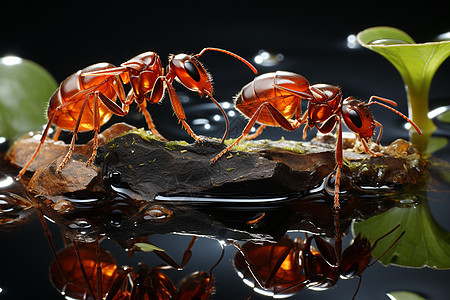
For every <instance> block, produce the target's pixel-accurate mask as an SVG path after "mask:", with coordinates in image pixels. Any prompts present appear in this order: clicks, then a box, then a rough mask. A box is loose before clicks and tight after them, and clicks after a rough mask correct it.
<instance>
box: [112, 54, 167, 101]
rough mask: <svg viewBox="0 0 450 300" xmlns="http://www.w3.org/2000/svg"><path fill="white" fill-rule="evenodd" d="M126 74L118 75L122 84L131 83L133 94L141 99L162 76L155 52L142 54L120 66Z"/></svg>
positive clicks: (160, 65) (162, 70)
mask: <svg viewBox="0 0 450 300" xmlns="http://www.w3.org/2000/svg"><path fill="white" fill-rule="evenodd" d="M121 66H122V67H125V68H126V69H127V72H123V73H121V74H120V76H121V78H122V80H123V82H128V81H130V82H131V86H132V88H133V91H134V94H135V95H136V97H137V98H138V101H139V99H141V98H142V97H143V96H144V95H145V94H147V93H148V92H150V91H151V90H152V89H153V86H154V83H155V81H156V79H157V78H158V77H159V76H162V75H163V74H164V69H163V67H162V64H161V60H160V58H159V55H158V54H156V53H155V52H144V53H141V54H139V55H137V56H135V57H133V58H132V59H130V60H128V61H126V62H124V63H123V64H121Z"/></svg>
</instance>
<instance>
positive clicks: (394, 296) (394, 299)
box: [387, 291, 427, 300]
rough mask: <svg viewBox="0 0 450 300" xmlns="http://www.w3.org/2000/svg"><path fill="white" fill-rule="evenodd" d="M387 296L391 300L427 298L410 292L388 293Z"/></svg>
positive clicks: (423, 299) (421, 299) (422, 299)
mask: <svg viewBox="0 0 450 300" xmlns="http://www.w3.org/2000/svg"><path fill="white" fill-rule="evenodd" d="M387 296H388V297H389V299H391V300H426V299H427V298H425V297H423V296H421V295H419V294H416V293H413V292H408V291H395V292H390V293H387Z"/></svg>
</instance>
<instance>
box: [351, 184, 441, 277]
mask: <svg viewBox="0 0 450 300" xmlns="http://www.w3.org/2000/svg"><path fill="white" fill-rule="evenodd" d="M413 197H415V198H416V200H415V201H412V202H415V203H412V204H411V205H406V206H397V207H393V208H392V209H390V210H388V211H386V212H384V213H382V214H380V215H377V216H373V217H371V218H369V219H367V220H365V221H363V222H359V223H355V224H354V225H353V232H354V234H362V235H364V236H367V237H369V238H370V239H371V240H372V239H374V238H376V237H377V236H379V235H380V234H382V233H383V232H384V231H385V230H386V228H390V227H391V226H396V225H397V224H400V229H399V230H400V231H402V230H405V231H406V234H405V235H404V237H403V238H402V239H401V240H399V241H398V243H396V244H395V245H394V246H393V247H392V249H391V250H390V251H389V252H388V253H386V255H384V256H383V257H382V258H381V259H380V261H381V262H382V263H383V264H385V265H388V264H394V265H398V266H405V267H414V268H423V267H429V268H433V269H449V268H450V232H448V231H446V230H445V229H444V228H442V226H440V225H439V223H438V222H437V221H436V220H435V219H434V217H433V215H432V214H431V211H430V208H429V206H428V199H427V196H426V191H425V190H423V191H421V192H420V193H416V194H415V195H413ZM413 197H408V198H406V200H408V199H413ZM393 239H395V237H394V236H391V237H387V238H386V239H385V240H383V241H380V247H379V248H378V249H375V250H374V253H373V254H374V256H375V257H376V256H378V255H381V254H382V249H384V247H388V246H389V245H390V244H391V243H392V242H393Z"/></svg>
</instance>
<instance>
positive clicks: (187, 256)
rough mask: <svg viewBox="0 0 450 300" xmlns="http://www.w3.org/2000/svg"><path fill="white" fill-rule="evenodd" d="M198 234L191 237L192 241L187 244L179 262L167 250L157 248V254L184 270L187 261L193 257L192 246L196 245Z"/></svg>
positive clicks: (176, 267)
mask: <svg viewBox="0 0 450 300" xmlns="http://www.w3.org/2000/svg"><path fill="white" fill-rule="evenodd" d="M197 239H198V236H194V237H193V238H192V239H191V242H190V243H189V245H188V246H187V248H186V249H185V250H184V252H183V258H182V259H181V263H180V264H178V263H177V262H176V261H175V260H174V259H173V258H172V257H170V255H169V254H167V253H166V252H165V251H158V250H155V251H154V252H155V254H156V255H158V256H159V258H161V259H162V260H163V261H164V262H166V263H167V264H168V265H169V266H170V267H172V268H174V269H177V270H179V271H180V270H183V269H184V267H186V265H187V263H188V262H189V260H190V259H191V257H192V247H194V244H195V242H196V241H197Z"/></svg>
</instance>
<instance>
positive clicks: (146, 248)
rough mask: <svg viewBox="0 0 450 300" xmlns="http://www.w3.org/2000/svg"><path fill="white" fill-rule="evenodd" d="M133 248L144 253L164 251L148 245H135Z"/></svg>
mask: <svg viewBox="0 0 450 300" xmlns="http://www.w3.org/2000/svg"><path fill="white" fill-rule="evenodd" d="M134 246H135V247H136V248H138V249H139V250H141V251H144V252H152V251H164V250H163V249H161V248H158V247H156V246H155V245H152V244H149V243H136V244H134Z"/></svg>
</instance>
